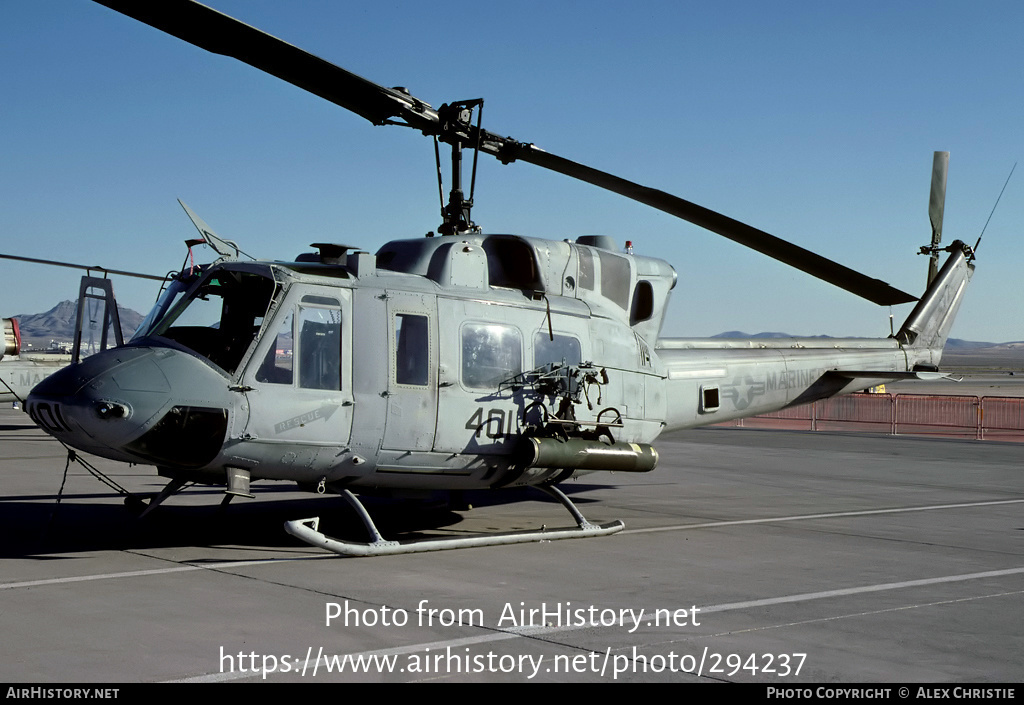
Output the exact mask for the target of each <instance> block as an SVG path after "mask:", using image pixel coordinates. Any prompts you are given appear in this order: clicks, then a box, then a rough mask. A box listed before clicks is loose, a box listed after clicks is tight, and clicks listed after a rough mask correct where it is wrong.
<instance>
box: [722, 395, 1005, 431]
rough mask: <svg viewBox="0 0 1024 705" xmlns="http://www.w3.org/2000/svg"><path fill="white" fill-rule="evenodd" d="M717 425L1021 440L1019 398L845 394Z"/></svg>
mask: <svg viewBox="0 0 1024 705" xmlns="http://www.w3.org/2000/svg"><path fill="white" fill-rule="evenodd" d="M717 425H719V426H739V427H743V428H784V429H793V430H802V431H867V432H871V433H891V434H906V435H925V436H945V437H947V438H974V439H978V440H992V441H1019V442H1024V398H1022V397H975V396H941V395H925V394H850V395H848V396H842V397H835V398H832V399H823V400H821V401H816V402H814V403H812V404H805V405H803V406H797V407H793V408H791V409H783V410H782V411H776V412H774V413H771V414H764V415H762V416H754V417H751V418H747V419H737V420H736V421H727V422H725V423H722V424H717Z"/></svg>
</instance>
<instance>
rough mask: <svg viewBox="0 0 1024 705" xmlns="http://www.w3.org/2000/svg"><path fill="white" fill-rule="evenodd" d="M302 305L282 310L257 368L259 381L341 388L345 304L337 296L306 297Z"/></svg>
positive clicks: (323, 388)
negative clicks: (274, 331)
mask: <svg viewBox="0 0 1024 705" xmlns="http://www.w3.org/2000/svg"><path fill="white" fill-rule="evenodd" d="M302 300H303V302H306V301H312V302H313V303H315V304H316V305H313V306H305V305H301V304H300V305H299V306H298V307H292V308H289V309H287V310H285V311H282V312H281V313H280V314H279V317H280V321H281V323H280V325H278V327H277V334H276V336H275V337H274V342H273V344H272V345H271V346H270V347H269V348H268V349H267V352H266V353H265V354H264V355H263V360H262V362H261V363H260V366H259V368H258V369H257V370H256V374H255V377H256V381H257V382H264V383H268V384H281V385H289V386H291V385H293V384H294V383H295V382H298V386H299V387H300V388H302V389H321V390H327V391H338V390H340V389H341V307H340V306H339V304H338V301H337V300H336V299H332V298H329V297H322V296H316V297H312V296H307V297H303V299H302Z"/></svg>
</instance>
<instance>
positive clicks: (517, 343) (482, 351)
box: [462, 323, 523, 389]
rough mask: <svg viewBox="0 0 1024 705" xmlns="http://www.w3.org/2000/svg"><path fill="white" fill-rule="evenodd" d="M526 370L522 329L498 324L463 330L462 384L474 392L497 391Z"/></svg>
mask: <svg viewBox="0 0 1024 705" xmlns="http://www.w3.org/2000/svg"><path fill="white" fill-rule="evenodd" d="M522 371H523V344H522V337H521V336H520V333H519V330H518V329H517V328H513V327H512V326H504V325H499V324H496V323H467V324H466V325H464V326H463V327H462V383H463V384H464V385H465V386H466V387H470V388H473V389H496V388H497V387H498V385H499V384H501V383H502V382H505V381H507V380H510V379H512V378H513V377H515V376H516V375H518V374H520V373H521V372H522Z"/></svg>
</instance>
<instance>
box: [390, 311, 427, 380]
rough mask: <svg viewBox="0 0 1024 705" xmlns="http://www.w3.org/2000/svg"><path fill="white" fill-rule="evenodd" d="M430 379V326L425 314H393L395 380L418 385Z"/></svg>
mask: <svg viewBox="0 0 1024 705" xmlns="http://www.w3.org/2000/svg"><path fill="white" fill-rule="evenodd" d="M429 381H430V326H429V320H428V319H427V317H426V316H418V315H414V314H411V313H397V314H395V382H396V383H398V384H408V385H413V386H418V387H423V386H426V385H427V383H428V382H429Z"/></svg>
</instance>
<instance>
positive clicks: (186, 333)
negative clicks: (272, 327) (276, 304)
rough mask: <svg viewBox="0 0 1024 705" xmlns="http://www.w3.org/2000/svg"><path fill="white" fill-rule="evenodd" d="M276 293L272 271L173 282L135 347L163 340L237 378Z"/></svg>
mask: <svg viewBox="0 0 1024 705" xmlns="http://www.w3.org/2000/svg"><path fill="white" fill-rule="evenodd" d="M274 290H275V283H274V279H273V277H272V276H271V274H270V272H269V270H268V271H267V272H265V273H262V272H255V271H250V270H244V271H243V270H234V269H227V268H222V267H221V268H215V269H213V270H211V271H210V272H208V273H207V274H206V275H205V276H204V277H203V278H202V279H201V280H199V281H198V284H197V278H188V279H183V280H175V281H174V282H172V283H171V285H170V286H169V287H168V288H167V290H166V291H165V292H164V293H163V295H162V296H161V297H160V299H159V300H158V301H157V302H156V305H155V306H154V307H153V310H152V311H150V313H149V315H148V316H146V319H145V320H144V321H143V322H142V325H140V326H139V329H138V331H137V332H136V333H135V335H134V336H133V337H132V342H136V341H138V340H140V339H142V338H147V337H154V336H155V337H160V338H164V339H167V340H172V341H174V342H175V343H177V344H178V345H181V346H183V347H185V348H188V349H189V350H191V351H192V352H194V353H196V354H197V355H200V356H201V357H205V358H206V359H208V360H209V361H210V362H212V363H213V364H215V365H217V366H218V367H220V368H221V369H223V370H224V371H225V372H227V373H228V374H233V373H234V372H235V369H236V368H237V367H238V364H239V363H240V362H241V361H242V358H243V357H244V355H245V351H246V350H248V348H249V346H250V345H251V344H252V342H253V340H255V338H256V335H257V334H258V333H259V330H260V327H261V326H262V325H263V318H264V316H266V314H267V309H268V308H269V307H270V302H271V299H272V298H273V295H274Z"/></svg>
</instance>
